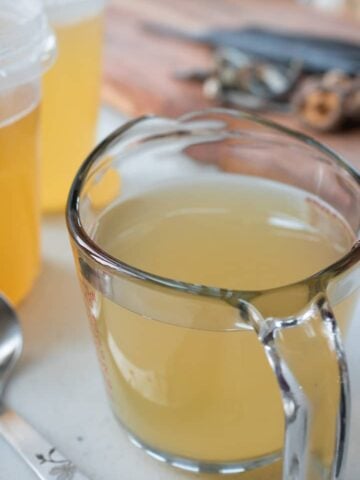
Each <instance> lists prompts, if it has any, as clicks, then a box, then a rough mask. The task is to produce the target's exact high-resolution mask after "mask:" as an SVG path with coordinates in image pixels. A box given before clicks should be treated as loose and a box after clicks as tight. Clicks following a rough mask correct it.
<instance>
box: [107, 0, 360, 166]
mask: <svg viewBox="0 0 360 480" xmlns="http://www.w3.org/2000/svg"><path fill="white" fill-rule="evenodd" d="M146 21H152V22H161V23H164V24H169V25H172V26H176V27H179V28H184V29H194V30H196V29H205V28H209V27H214V26H232V27H235V26H236V27H239V26H242V25H253V24H257V25H266V26H269V27H275V28H279V29H290V30H293V31H299V32H309V33H317V34H326V35H332V36H334V37H340V38H345V39H351V40H355V41H358V42H359V41H360V23H359V21H357V20H356V19H354V18H352V16H351V15H342V16H339V15H334V14H324V13H323V12H320V11H316V10H314V9H312V8H310V7H305V6H301V5H299V4H297V3H296V2H295V1H291V0H196V1H195V0H151V1H149V0H112V2H111V3H110V5H109V6H108V9H107V15H106V40H105V62H104V82H103V90H102V97H103V100H104V102H105V103H108V104H110V105H112V106H114V107H116V108H119V109H120V110H121V111H122V112H124V113H125V114H127V115H129V116H135V115H140V114H144V113H156V114H159V115H166V116H176V115H179V114H181V113H183V112H186V111H189V110H196V109H200V108H206V107H210V106H214V102H211V101H208V100H206V99H204V98H203V96H202V92H201V87H200V86H199V85H196V84H191V83H187V82H182V81H180V80H176V79H174V71H175V70H176V69H188V68H192V67H209V66H210V65H211V56H210V54H209V51H208V49H207V48H205V47H202V46H198V45H193V44H190V43H186V42H182V41H179V40H174V39H165V38H161V37H158V36H156V35H153V34H151V33H149V32H146V31H145V29H144V28H143V23H144V22H146ZM271 118H273V119H275V120H277V121H280V122H282V123H284V124H286V125H287V126H291V127H293V128H297V129H301V130H303V131H304V128H302V127H301V125H299V124H298V122H297V121H296V119H294V118H292V117H291V116H285V115H276V116H274V115H271ZM308 133H310V134H311V135H313V136H315V137H316V138H317V139H319V140H321V141H323V142H325V143H327V144H328V145H329V146H331V147H332V148H334V149H335V150H337V151H338V152H339V153H340V154H342V155H343V156H345V157H346V158H347V159H349V160H350V161H351V162H352V163H353V164H355V165H356V166H357V167H359V168H360V129H353V130H349V131H346V132H342V133H339V134H321V135H320V134H316V135H314V132H308Z"/></svg>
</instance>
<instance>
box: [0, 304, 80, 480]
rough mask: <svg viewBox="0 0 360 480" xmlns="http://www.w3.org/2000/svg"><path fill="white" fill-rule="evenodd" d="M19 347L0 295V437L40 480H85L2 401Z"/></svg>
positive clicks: (16, 328)
mask: <svg viewBox="0 0 360 480" xmlns="http://www.w3.org/2000/svg"><path fill="white" fill-rule="evenodd" d="M22 347H23V337H22V332H21V327H20V322H19V319H18V317H17V314H16V312H15V310H14V309H13V308H12V307H11V305H10V304H9V303H8V301H7V300H5V298H4V297H3V296H2V295H0V434H2V435H3V437H4V438H5V439H6V440H7V441H8V443H9V444H10V445H11V446H12V447H13V448H14V449H15V450H16V451H17V453H19V454H20V456H21V457H22V458H23V460H25V462H26V463H27V464H28V465H29V467H30V468H31V469H32V470H33V471H34V473H36V475H37V476H38V478H40V479H41V480H56V479H57V478H61V479H63V480H88V477H86V476H84V475H83V474H82V473H81V472H79V471H78V469H77V468H76V467H75V465H74V464H73V463H72V462H71V461H70V460H68V459H66V458H65V457H64V456H63V455H62V454H61V453H60V452H59V451H58V450H57V449H56V448H55V447H53V446H52V445H51V444H49V443H48V442H47V441H46V440H45V439H44V438H42V437H41V435H40V434H39V433H38V432H36V430H34V428H33V427H32V426H31V425H29V424H28V423H27V422H26V421H25V420H24V419H22V418H21V417H20V416H19V415H18V414H17V413H16V412H14V411H12V410H10V409H9V408H7V407H6V406H5V405H4V403H3V401H2V399H3V396H4V392H5V387H6V385H7V383H8V380H9V378H10V375H11V372H12V370H13V368H14V366H15V364H16V361H17V360H18V358H19V357H20V354H21V351H22Z"/></svg>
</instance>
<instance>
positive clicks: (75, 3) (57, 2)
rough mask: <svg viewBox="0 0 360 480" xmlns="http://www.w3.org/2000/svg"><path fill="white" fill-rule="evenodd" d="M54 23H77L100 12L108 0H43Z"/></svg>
mask: <svg viewBox="0 0 360 480" xmlns="http://www.w3.org/2000/svg"><path fill="white" fill-rule="evenodd" d="M42 2H43V4H44V6H45V9H46V13H47V15H48V17H49V19H50V21H51V22H52V23H54V24H55V25H56V24H58V23H75V22H78V21H81V20H82V19H83V18H86V17H89V16H93V15H96V14H98V13H99V12H100V11H101V10H102V9H103V8H104V5H105V3H106V0H42Z"/></svg>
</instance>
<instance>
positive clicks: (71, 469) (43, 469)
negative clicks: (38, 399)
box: [0, 404, 89, 480]
mask: <svg viewBox="0 0 360 480" xmlns="http://www.w3.org/2000/svg"><path fill="white" fill-rule="evenodd" d="M0 434H2V435H3V436H4V438H5V439H6V440H7V441H8V443H9V444H10V445H11V446H12V447H13V448H14V449H15V450H16V452H17V453H19V454H20V456H21V457H22V458H23V460H25V462H26V463H27V464H28V465H29V467H30V468H31V469H32V470H33V471H34V473H35V474H36V475H37V477H38V478H40V480H89V478H88V477H86V476H85V475H83V474H82V473H81V472H79V470H78V469H77V467H75V465H74V464H73V463H72V462H71V461H70V460H68V459H67V458H65V457H64V456H63V455H62V454H61V453H60V452H59V451H58V450H57V449H56V448H55V447H53V446H52V445H51V444H49V443H48V442H47V440H45V439H44V438H43V437H42V436H41V435H40V434H39V433H38V432H37V431H36V430H35V429H34V428H33V427H32V426H31V425H29V424H28V423H27V422H26V421H25V420H24V419H23V418H21V417H20V416H19V415H18V414H17V413H16V412H14V411H13V410H10V409H8V408H6V407H5V406H4V405H2V404H0Z"/></svg>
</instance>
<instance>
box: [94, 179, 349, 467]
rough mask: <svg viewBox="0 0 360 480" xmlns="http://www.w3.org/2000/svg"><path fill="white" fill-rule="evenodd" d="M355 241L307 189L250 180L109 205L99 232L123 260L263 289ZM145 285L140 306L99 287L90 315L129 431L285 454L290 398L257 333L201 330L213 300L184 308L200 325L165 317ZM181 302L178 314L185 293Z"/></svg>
mask: <svg viewBox="0 0 360 480" xmlns="http://www.w3.org/2000/svg"><path fill="white" fill-rule="evenodd" d="M326 211H328V212H329V213H328V214H327V213H326ZM353 240H354V237H353V234H352V232H351V231H350V229H349V227H348V226H347V224H346V223H345V221H344V220H342V219H341V218H340V217H339V216H338V215H337V214H335V212H334V211H333V210H331V209H330V207H326V209H325V210H324V208H323V205H320V204H319V203H318V201H314V198H313V197H311V196H310V195H308V194H307V193H305V192H303V191H301V190H298V189H296V188H293V187H285V186H281V185H280V184H278V183H276V182H272V181H267V180H262V179H257V178H254V177H253V178H252V177H246V176H244V177H241V176H239V178H238V179H236V181H227V180H226V181H225V180H223V181H216V182H214V181H213V180H208V181H196V180H192V181H191V182H189V183H183V184H181V183H178V184H176V183H174V184H172V185H169V186H168V187H163V188H159V189H157V190H154V191H148V192H144V193H143V194H142V195H139V196H137V197H134V198H129V199H128V200H124V201H123V203H120V204H118V205H117V206H115V207H113V208H111V209H110V210H109V211H108V212H106V213H105V214H104V215H103V217H102V218H101V219H100V221H99V224H98V229H97V232H96V241H97V243H98V244H99V245H100V246H101V247H102V248H103V249H105V250H106V251H107V252H109V253H110V254H111V255H113V256H115V257H116V258H119V259H121V260H122V261H124V262H126V263H128V264H131V265H133V266H136V267H138V268H141V269H143V270H145V271H148V272H151V273H153V274H158V275H162V276H165V277H168V278H172V279H177V280H182V281H187V282H192V283H196V284H204V285H208V286H217V287H224V288H233V289H251V290H261V289H267V288H271V287H277V286H282V285H286V284H289V283H292V282H295V281H298V280H301V279H304V278H306V277H307V276H309V275H311V274H313V273H314V272H316V271H318V270H320V269H322V268H324V267H325V266H328V265H330V264H331V263H333V262H334V261H336V260H337V259H339V258H340V257H341V256H342V255H344V254H345V253H346V252H347V251H348V250H349V249H350V247H351V244H352V242H353ZM85 288H91V287H89V286H86V287H85ZM134 288H135V287H133V286H132V285H131V284H127V285H126V284H124V286H123V288H122V295H123V297H124V298H131V302H132V305H133V308H132V311H130V309H126V308H124V307H122V306H120V305H117V304H115V303H114V302H113V301H111V300H109V299H108V298H106V297H105V296H102V295H101V294H100V293H99V292H96V293H95V297H94V296H91V294H90V297H88V298H93V299H94V298H96V299H97V301H96V308H91V312H90V317H91V320H92V325H93V328H94V329H95V336H96V339H97V342H98V348H99V355H100V360H101V363H102V366H103V369H104V373H105V376H106V379H107V383H108V387H109V394H110V397H111V401H112V405H113V408H114V411H115V413H116V414H117V416H118V417H119V419H120V420H121V422H122V423H123V424H124V425H125V427H126V428H128V430H129V431H130V432H132V433H133V434H134V435H135V436H136V437H137V438H138V439H140V441H141V442H144V443H145V444H147V445H150V446H151V447H153V448H156V449H158V450H160V451H163V452H168V453H170V454H173V455H176V456H180V457H187V458H192V459H197V460H203V461H217V462H231V461H237V460H240V459H242V460H245V459H252V458H256V457H261V456H264V455H268V454H271V453H273V452H276V451H278V450H280V449H281V448H282V443H283V431H284V420H283V411H282V404H281V400H280V393H279V390H278V385H277V383H276V380H275V378H274V375H273V373H272V371H271V369H270V366H269V365H268V363H267V360H266V358H265V354H264V352H263V349H262V347H261V346H260V344H259V341H258V340H257V338H256V335H255V333H254V332H252V331H249V330H237V331H235V330H232V331H229V330H228V331H215V330H205V329H198V328H196V323H197V320H198V318H197V316H199V315H201V316H202V317H204V318H206V317H207V316H208V317H209V318H213V317H214V315H215V314H214V304H213V303H211V302H210V303H206V302H205V301H204V302H203V305H202V308H201V310H196V309H195V308H194V309H193V310H191V309H188V310H186V308H184V310H183V311H182V313H181V315H183V317H181V315H180V319H179V320H180V322H183V325H189V323H190V324H191V323H193V325H195V328H186V327H185V326H181V323H180V324H179V325H174V324H171V322H172V321H173V319H170V318H169V323H166V321H167V319H166V318H165V321H158V319H157V318H156V315H157V313H156V312H157V310H158V311H159V312H160V313H159V316H160V314H161V308H162V306H161V304H160V302H159V298H160V297H157V296H156V294H155V293H152V292H151V290H150V289H148V290H147V291H146V287H145V288H144V289H143V290H142V292H143V293H142V294H141V290H139V291H136V290H133V289H134ZM139 292H140V293H139ZM87 293H89V292H87ZM190 297H192V296H190ZM131 302H130V303H131ZM169 304H170V308H169V311H170V312H171V310H172V309H173V310H174V316H176V315H177V313H178V312H177V310H176V309H177V300H176V296H175V295H174V296H173V298H171V297H170V300H169ZM149 306H150V307H151V308H148V307H149ZM229 308H230V307H229ZM286 308H287V309H288V310H290V311H291V310H292V308H293V309H294V310H296V311H297V309H298V306H297V305H291V304H288V305H286ZM296 311H294V313H296ZM139 312H141V314H139ZM188 317H189V318H188ZM162 320H164V319H162ZM223 320H224V319H223V318H219V325H221V324H222V322H223ZM215 323H216V318H215ZM219 328H221V327H219ZM307 361H308V362H309V365H312V362H316V361H318V359H316V358H308V359H307ZM309 375H311V369H309Z"/></svg>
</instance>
